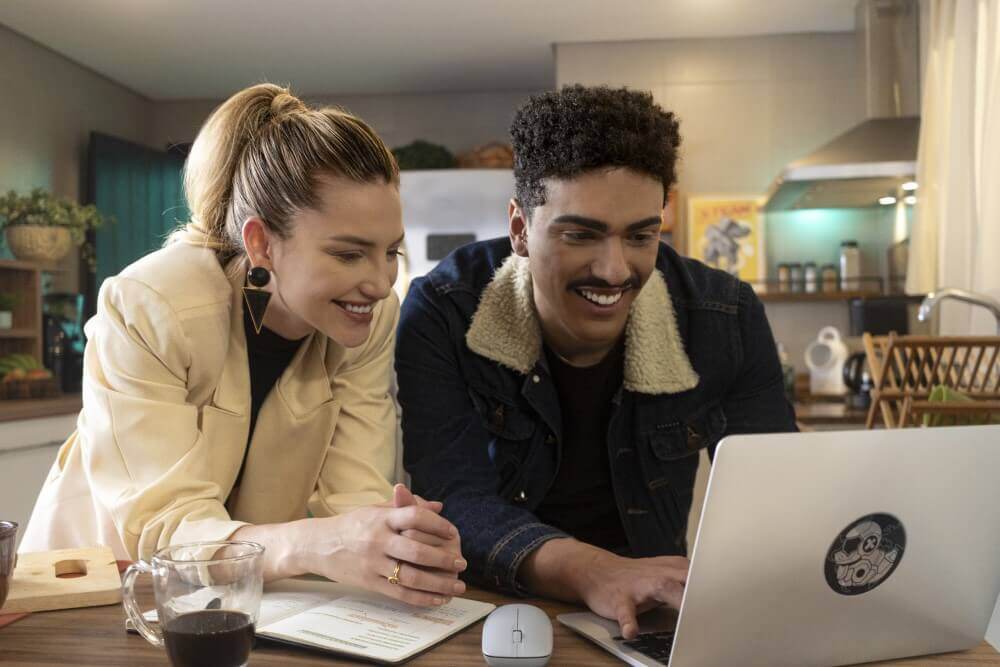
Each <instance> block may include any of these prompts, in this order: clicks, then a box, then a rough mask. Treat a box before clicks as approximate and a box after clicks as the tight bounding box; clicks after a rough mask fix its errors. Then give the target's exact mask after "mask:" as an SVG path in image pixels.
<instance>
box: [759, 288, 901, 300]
mask: <svg viewBox="0 0 1000 667" xmlns="http://www.w3.org/2000/svg"><path fill="white" fill-rule="evenodd" d="M757 296H758V297H760V300H761V301H763V302H765V303H768V302H769V303H825V302H830V301H849V300H851V299H874V298H876V297H881V296H889V295H885V294H882V293H881V292H867V291H858V290H852V291H845V292H758V293H757Z"/></svg>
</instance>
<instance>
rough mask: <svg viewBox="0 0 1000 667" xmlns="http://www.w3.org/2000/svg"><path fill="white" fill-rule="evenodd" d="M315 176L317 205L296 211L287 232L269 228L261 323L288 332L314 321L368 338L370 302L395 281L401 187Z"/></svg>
mask: <svg viewBox="0 0 1000 667" xmlns="http://www.w3.org/2000/svg"><path fill="white" fill-rule="evenodd" d="M320 183H321V185H320V189H319V192H318V194H319V197H320V205H319V206H318V207H317V209H315V210H306V211H302V212H300V213H297V214H296V215H294V216H293V217H292V219H291V230H290V231H291V234H290V236H289V237H288V238H285V239H276V238H274V237H273V236H272V235H268V236H269V237H270V238H269V241H270V242H269V244H268V246H269V255H270V259H271V265H272V269H271V273H272V278H271V283H270V284H269V285H268V289H270V290H271V291H272V293H273V294H274V296H273V297H272V298H271V303H270V305H269V306H268V312H267V315H266V316H265V318H264V325H265V326H267V327H268V328H269V329H272V330H273V331H275V333H278V334H279V335H282V336H284V337H286V338H301V337H302V336H305V335H308V334H309V333H310V332H311V331H312V330H313V329H315V330H317V331H319V332H321V333H323V334H326V335H327V336H328V337H330V338H331V339H333V340H334V341H336V342H338V343H340V344H341V345H343V346H345V347H357V346H359V345H362V344H364V342H365V341H366V340H368V334H369V331H370V328H371V322H372V309H373V308H374V307H375V305H376V304H377V303H378V302H379V301H381V300H382V299H385V298H386V297H388V296H389V294H390V293H391V291H392V284H393V283H394V282H395V281H396V273H397V271H398V256H399V246H400V244H401V243H402V242H403V215H402V209H401V206H400V201H399V190H398V188H397V187H396V186H395V185H391V184H384V183H356V182H354V181H351V180H349V179H346V178H343V177H340V176H326V177H323V178H322V179H321V181H320ZM251 256H252V255H251Z"/></svg>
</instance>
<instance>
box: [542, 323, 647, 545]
mask: <svg viewBox="0 0 1000 667" xmlns="http://www.w3.org/2000/svg"><path fill="white" fill-rule="evenodd" d="M545 355H546V358H547V360H548V364H549V371H550V372H551V373H552V380H553V382H554V383H555V386H556V391H557V392H558V393H559V407H560V409H561V411H562V434H563V437H562V458H561V460H560V462H559V470H558V472H557V473H556V479H555V482H554V483H553V485H552V488H551V489H550V490H549V493H548V494H547V495H546V496H545V498H544V499H543V500H542V503H541V505H539V506H538V508H536V510H535V514H536V516H538V518H539V519H541V520H542V521H543V522H545V523H547V524H549V525H550V526H555V527H556V528H559V529H561V530H564V531H566V532H567V533H569V534H570V535H572V536H573V537H575V538H577V539H578V540H580V541H582V542H587V543H589V544H593V545H595V546H598V547H601V548H602V549H608V550H609V551H616V552H624V551H627V549H628V538H627V537H626V535H625V529H624V527H623V526H622V521H621V515H620V514H619V512H618V504H617V503H616V501H615V492H614V487H613V485H612V483H611V463H610V460H609V454H608V420H609V419H610V417H611V408H612V404H611V401H612V398H614V395H615V392H617V391H618V389H619V388H620V387H621V384H622V379H623V372H624V358H625V355H624V343H623V342H620V343H619V344H618V345H616V346H615V348H614V349H613V350H612V351H611V352H609V353H608V355H607V356H606V357H605V358H604V359H603V360H601V361H600V362H599V363H597V364H596V365H594V366H588V367H586V368H578V367H576V366H571V365H569V364H567V363H566V362H564V361H563V360H562V359H560V358H559V356H558V355H556V354H555V353H553V352H552V351H551V350H550V349H549V348H548V347H547V346H546V348H545Z"/></svg>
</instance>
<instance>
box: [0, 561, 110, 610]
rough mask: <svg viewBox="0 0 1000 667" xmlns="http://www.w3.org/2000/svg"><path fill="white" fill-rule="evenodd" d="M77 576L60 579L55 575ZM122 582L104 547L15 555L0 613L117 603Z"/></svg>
mask: <svg viewBox="0 0 1000 667" xmlns="http://www.w3.org/2000/svg"><path fill="white" fill-rule="evenodd" d="M74 574H75V575H81V574H82V576H74V577H60V576H57V575H74ZM121 586H122V582H121V576H120V575H119V574H118V565H117V563H116V562H115V556H114V553H112V551H111V549H109V548H108V547H91V548H86V549H60V550H59V551H39V552H36V553H23V554H18V556H17V567H15V568H14V576H13V577H12V579H11V582H10V592H9V593H8V594H7V602H5V603H4V605H3V607H2V608H0V614H19V613H22V612H26V611H47V610H50V609H72V608H74V607H96V606H99V605H104V604H117V603H119V602H121V599H122V590H121Z"/></svg>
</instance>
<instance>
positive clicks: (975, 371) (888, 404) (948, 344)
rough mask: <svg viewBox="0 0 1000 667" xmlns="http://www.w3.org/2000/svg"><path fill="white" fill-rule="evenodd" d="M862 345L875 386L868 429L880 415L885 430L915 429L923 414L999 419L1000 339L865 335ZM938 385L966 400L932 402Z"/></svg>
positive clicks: (985, 337) (990, 337) (984, 419)
mask: <svg viewBox="0 0 1000 667" xmlns="http://www.w3.org/2000/svg"><path fill="white" fill-rule="evenodd" d="M864 345H865V354H866V356H867V359H868V366H869V368H870V369H871V373H872V381H873V384H874V386H873V389H872V404H871V408H870V409H869V411H868V420H867V423H866V426H867V427H868V428H873V427H874V424H875V420H876V418H877V416H878V415H879V414H881V416H882V420H883V423H884V425H885V426H886V428H901V427H905V426H919V425H920V423H921V419H920V417H922V416H924V415H935V414H937V415H948V416H951V417H956V418H957V417H963V418H969V419H973V420H975V421H979V420H983V421H984V422H986V421H989V420H990V419H991V417H992V415H993V414H997V415H1000V336H961V337H944V336H898V335H896V334H895V333H890V334H889V335H888V336H872V335H871V334H865V335H864ZM939 387H945V388H948V389H950V390H953V391H954V392H956V395H960V396H961V397H963V398H964V399H968V400H963V401H938V400H931V399H932V395H931V394H932V392H934V391H935V388H939Z"/></svg>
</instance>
